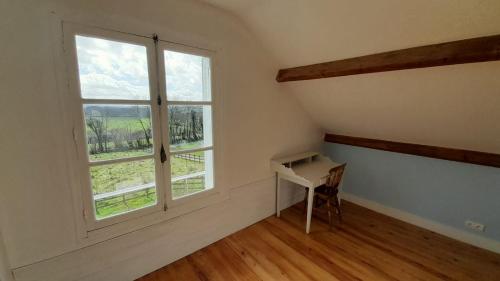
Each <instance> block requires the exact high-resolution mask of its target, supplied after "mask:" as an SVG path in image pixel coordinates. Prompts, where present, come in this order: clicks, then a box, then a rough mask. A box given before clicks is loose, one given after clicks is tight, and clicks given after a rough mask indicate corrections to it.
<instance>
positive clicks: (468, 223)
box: [465, 220, 484, 232]
mask: <svg viewBox="0 0 500 281" xmlns="http://www.w3.org/2000/svg"><path fill="white" fill-rule="evenodd" d="M465 226H466V227H468V228H470V229H472V230H475V231H480V232H484V224H480V223H478V222H474V221H471V220H466V221H465Z"/></svg>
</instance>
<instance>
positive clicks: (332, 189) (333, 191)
mask: <svg viewBox="0 0 500 281" xmlns="http://www.w3.org/2000/svg"><path fill="white" fill-rule="evenodd" d="M346 165H347V163H344V164H342V165H340V166H337V167H335V168H332V169H331V170H330V172H329V176H328V178H327V179H326V182H325V184H324V185H322V186H319V187H317V188H316V189H315V190H314V199H313V210H315V211H316V210H320V211H321V209H320V207H321V205H322V204H321V203H323V202H326V208H327V212H328V223H329V226H330V228H331V227H332V211H333V210H332V209H334V210H335V213H336V214H337V216H338V218H339V222H342V211H341V209H340V200H339V198H338V193H339V185H340V182H341V181H342V176H343V174H344V170H345V167H346ZM307 194H308V192H307V190H306V195H305V198H304V210H305V206H306V205H307V196H308V195H307ZM318 199H319V200H318ZM320 200H321V201H323V202H320Z"/></svg>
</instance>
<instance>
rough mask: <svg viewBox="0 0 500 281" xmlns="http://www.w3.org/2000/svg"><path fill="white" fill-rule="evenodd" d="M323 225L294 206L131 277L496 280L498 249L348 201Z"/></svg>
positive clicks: (499, 261) (145, 280) (148, 280)
mask: <svg viewBox="0 0 500 281" xmlns="http://www.w3.org/2000/svg"><path fill="white" fill-rule="evenodd" d="M342 208H343V211H344V220H343V222H342V223H341V224H340V223H338V222H336V224H335V226H334V227H333V228H332V229H331V230H330V229H329V228H328V225H327V223H326V221H325V218H324V217H322V216H315V217H314V218H313V222H312V225H311V233H310V234H309V235H307V234H305V232H304V225H305V216H304V215H303V213H302V208H301V207H300V206H295V207H292V208H288V209H286V210H284V211H282V213H281V214H282V217H281V218H280V219H278V218H276V217H274V216H273V217H269V218H267V219H265V220H263V221H260V222H258V223H256V224H254V225H252V226H249V227H247V228H245V229H243V230H241V231H239V232H236V233H234V234H232V235H230V236H228V237H226V238H224V239H222V240H220V241H218V242H216V243H214V244H212V245H210V246H207V247H205V248H203V249H201V250H199V251H197V252H195V253H193V254H191V255H189V256H187V257H185V258H182V259H180V260H178V261H176V262H174V263H172V264H169V265H167V266H165V267H163V268H161V269H159V270H157V271H155V272H152V273H150V274H148V275H146V276H144V277H142V278H140V279H138V280H139V281H160V280H202V281H203V280H318V281H323V280H341V281H343V280H370V281H378V280H422V281H433V280H465V281H468V280H471V281H482V280H485V281H488V280H491V281H499V280H500V255H498V254H495V253H493V252H489V251H486V250H483V249H480V248H477V247H474V246H471V245H468V244H465V243H462V242H459V241H456V240H453V239H450V238H447V237H445V236H442V235H439V234H437V233H434V232H432V231H428V230H425V229H422V228H419V227H416V226H414V225H411V224H407V223H405V222H402V221H399V220H396V219H393V218H391V217H388V216H385V215H382V214H379V213H376V212H373V211H371V210H368V209H366V208H363V207H360V206H358V205H355V204H353V203H350V202H345V201H344V202H343V204H342Z"/></svg>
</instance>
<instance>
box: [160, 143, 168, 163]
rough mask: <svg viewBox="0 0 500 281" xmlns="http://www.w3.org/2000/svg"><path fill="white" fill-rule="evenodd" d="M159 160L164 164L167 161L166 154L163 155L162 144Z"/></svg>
mask: <svg viewBox="0 0 500 281" xmlns="http://www.w3.org/2000/svg"><path fill="white" fill-rule="evenodd" d="M160 160H161V163H162V164H163V163H165V161H167V154H166V153H165V148H164V147H163V144H161V149H160Z"/></svg>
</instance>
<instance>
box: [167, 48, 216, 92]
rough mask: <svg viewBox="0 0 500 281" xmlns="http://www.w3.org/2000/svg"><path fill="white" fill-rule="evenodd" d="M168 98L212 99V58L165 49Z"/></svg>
mask: <svg viewBox="0 0 500 281" xmlns="http://www.w3.org/2000/svg"><path fill="white" fill-rule="evenodd" d="M164 56H165V74H166V81H167V99H168V100H172V101H210V100H211V93H210V88H211V86H210V59H209V58H207V57H202V56H196V55H190V54H184V53H179V52H173V51H164Z"/></svg>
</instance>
